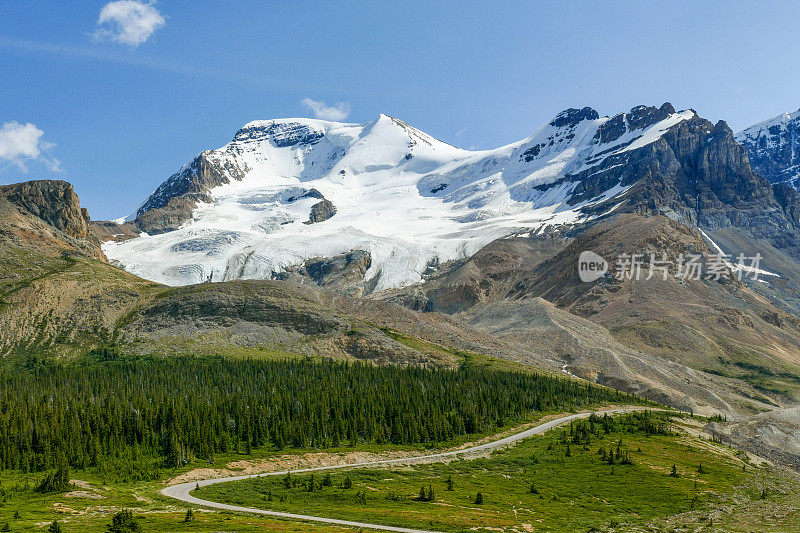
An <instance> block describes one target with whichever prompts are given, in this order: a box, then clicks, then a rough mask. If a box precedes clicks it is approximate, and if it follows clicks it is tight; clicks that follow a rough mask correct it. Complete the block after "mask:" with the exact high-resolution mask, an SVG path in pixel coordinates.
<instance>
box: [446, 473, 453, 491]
mask: <svg viewBox="0 0 800 533" xmlns="http://www.w3.org/2000/svg"><path fill="white" fill-rule="evenodd" d="M447 490H448V491H450V492H452V491H453V476H447Z"/></svg>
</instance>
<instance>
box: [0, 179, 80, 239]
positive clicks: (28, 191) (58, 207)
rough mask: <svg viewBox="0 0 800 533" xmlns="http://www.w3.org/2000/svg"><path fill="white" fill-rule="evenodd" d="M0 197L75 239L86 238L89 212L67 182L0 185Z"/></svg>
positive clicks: (44, 181)
mask: <svg viewBox="0 0 800 533" xmlns="http://www.w3.org/2000/svg"><path fill="white" fill-rule="evenodd" d="M0 195H2V196H4V197H5V198H6V199H7V200H8V201H9V202H11V203H12V204H15V205H16V206H18V207H21V208H23V209H25V210H26V211H27V212H28V213H30V214H32V215H34V216H36V217H38V218H40V219H42V220H44V221H45V222H47V223H48V224H50V225H51V226H53V227H54V228H56V229H58V230H60V231H63V232H64V233H65V234H66V235H68V236H70V237H72V238H74V239H87V238H89V213H88V212H87V211H86V209H83V208H82V207H81V204H80V200H78V195H77V194H75V190H74V189H73V187H72V185H71V184H69V183H67V182H66V181H58V180H41V181H26V182H24V183H16V184H14V185H3V186H0Z"/></svg>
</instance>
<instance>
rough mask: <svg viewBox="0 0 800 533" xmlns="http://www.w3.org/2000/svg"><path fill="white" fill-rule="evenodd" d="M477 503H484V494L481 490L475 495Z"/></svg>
mask: <svg viewBox="0 0 800 533" xmlns="http://www.w3.org/2000/svg"><path fill="white" fill-rule="evenodd" d="M475 505H483V494H481V493H480V492H479V493H478V494H477V495H476V496H475Z"/></svg>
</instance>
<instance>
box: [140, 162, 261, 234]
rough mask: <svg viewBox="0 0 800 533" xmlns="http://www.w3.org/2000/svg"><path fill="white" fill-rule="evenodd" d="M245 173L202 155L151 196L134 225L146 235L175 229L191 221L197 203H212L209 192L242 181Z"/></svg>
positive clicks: (228, 164) (235, 167) (230, 165)
mask: <svg viewBox="0 0 800 533" xmlns="http://www.w3.org/2000/svg"><path fill="white" fill-rule="evenodd" d="M245 170H246V169H242V168H240V167H239V166H237V165H236V164H235V163H234V162H233V161H232V160H231V159H226V158H220V157H217V156H216V155H215V154H214V153H213V152H211V151H206V152H203V153H201V154H200V155H198V156H197V157H196V158H195V159H194V160H193V161H192V162H191V163H190V164H188V165H187V166H185V167H184V168H182V169H181V170H180V171H179V172H177V173H175V174H173V175H172V176H171V177H170V178H169V179H168V180H167V181H165V182H164V183H162V184H161V186H159V188H158V189H156V191H155V192H154V193H153V194H152V195H150V197H149V198H148V199H147V201H146V202H145V203H144V204H143V205H142V207H140V208H139V210H138V211H137V216H136V225H137V226H138V227H139V229H141V230H142V231H144V232H146V233H149V234H158V233H165V232H168V231H174V230H176V229H178V228H179V227H180V226H181V225H182V224H183V223H184V222H186V221H187V220H190V219H191V218H192V211H194V208H195V207H197V204H198V203H200V202H210V201H211V196H210V195H209V191H210V190H211V189H212V188H214V187H218V186H220V185H225V184H227V183H230V181H231V179H234V180H242V179H243V178H244V175H245Z"/></svg>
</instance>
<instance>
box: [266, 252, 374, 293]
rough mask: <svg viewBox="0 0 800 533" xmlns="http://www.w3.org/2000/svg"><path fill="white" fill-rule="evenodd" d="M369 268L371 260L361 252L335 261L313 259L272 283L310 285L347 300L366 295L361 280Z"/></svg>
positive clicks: (340, 256)
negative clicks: (343, 295) (308, 283)
mask: <svg viewBox="0 0 800 533" xmlns="http://www.w3.org/2000/svg"><path fill="white" fill-rule="evenodd" d="M371 265H372V257H371V256H370V254H369V252H367V251H364V250H353V251H352V252H347V253H345V254H341V255H337V256H335V257H327V258H314V259H309V260H308V261H305V262H304V263H303V264H302V265H301V266H299V267H289V268H287V269H286V270H285V271H283V272H280V273H278V274H276V275H275V276H274V278H275V279H279V280H284V281H286V280H289V281H295V282H298V283H305V282H308V281H310V282H312V283H314V284H315V285H319V286H320V287H325V288H327V289H330V290H334V291H337V292H340V293H343V294H347V295H349V296H361V295H363V294H364V292H365V283H364V276H365V274H366V273H367V270H369V267H370V266H371Z"/></svg>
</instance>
